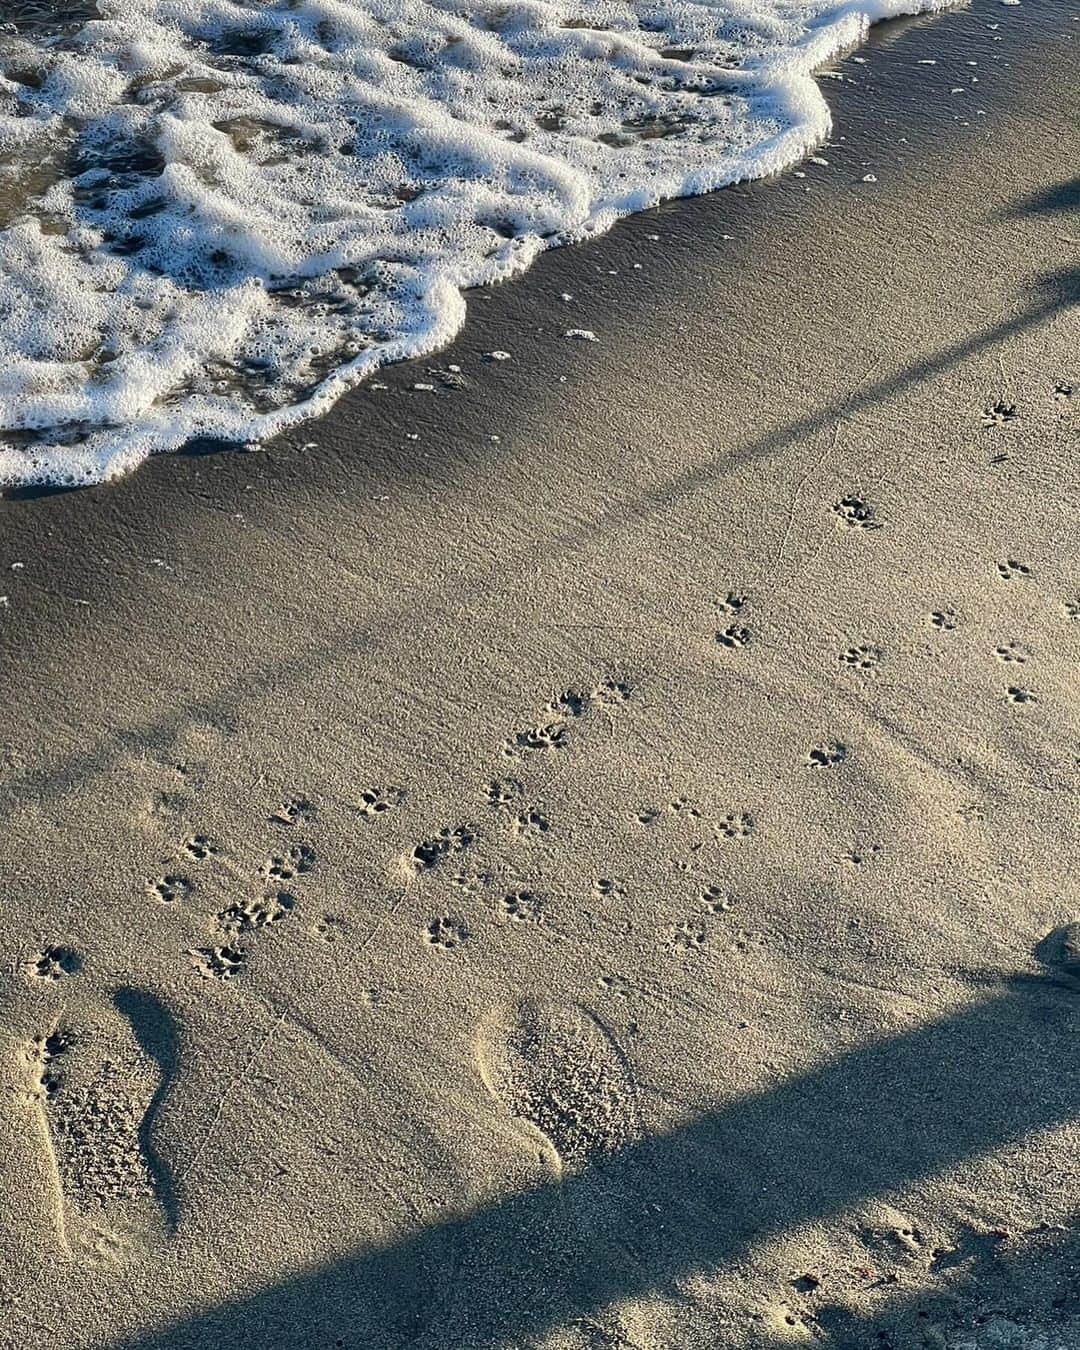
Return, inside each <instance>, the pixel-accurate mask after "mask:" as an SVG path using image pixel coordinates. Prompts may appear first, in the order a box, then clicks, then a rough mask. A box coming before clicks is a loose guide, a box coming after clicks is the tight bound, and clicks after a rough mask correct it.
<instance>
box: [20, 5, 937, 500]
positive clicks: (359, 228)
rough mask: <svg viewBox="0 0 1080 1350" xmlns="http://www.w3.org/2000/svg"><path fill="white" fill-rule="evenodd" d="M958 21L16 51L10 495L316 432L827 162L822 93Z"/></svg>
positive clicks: (353, 36)
mask: <svg viewBox="0 0 1080 1350" xmlns="http://www.w3.org/2000/svg"><path fill="white" fill-rule="evenodd" d="M945 3H947V0H850V2H849V3H843V4H839V5H837V4H836V3H822V0H726V2H723V0H722V2H720V3H685V2H683V0H654V2H649V0H635V3H624V2H623V0H566V2H565V3H541V0H490V2H487V3H484V2H483V0H481V3H457V4H455V3H453V0H98V6H97V8H98V12H99V14H100V18H98V19H97V20H93V21H90V22H87V23H86V24H85V25H84V26H83V27H82V28H81V29H79V28H77V27H71V28H69V29H67V30H66V31H63V32H52V33H47V32H43V31H41V30H40V29H35V30H33V31H32V30H31V28H30V27H29V26H27V27H26V28H25V31H24V32H23V33H15V34H12V33H10V32H4V31H3V30H2V29H0V212H2V213H3V214H0V225H3V228H2V229H0V482H8V483H41V482H54V483H88V482H94V481H99V480H101V479H104V478H109V477H112V476H114V475H116V474H118V473H122V472H125V471H127V470H129V469H131V468H132V467H134V466H135V465H136V464H138V463H139V462H140V461H141V460H142V459H144V458H145V457H146V456H147V455H149V454H152V453H154V452H157V451H162V450H169V449H175V448H177V447H178V446H180V445H182V444H184V443H185V442H186V441H189V440H190V439H192V438H194V437H220V438H224V439H228V440H235V441H240V442H251V441H254V440H262V439H265V438H266V437H267V436H269V435H271V434H273V433H274V432H276V431H279V430H281V429H282V428H283V427H285V426H287V425H289V424H290V423H294V422H296V421H299V420H301V419H303V418H306V417H311V416H313V415H314V414H316V413H318V412H320V411H322V410H324V409H325V408H326V407H327V406H328V405H329V404H330V403H331V402H332V401H333V400H334V399H335V398H337V397H338V396H339V395H340V394H341V393H342V392H343V391H344V390H345V389H347V388H349V387H350V386H351V385H354V384H356V383H357V382H358V381H359V380H361V379H363V378H364V377H365V376H366V375H368V374H370V373H371V372H372V371H373V370H375V369H377V368H378V367H379V366H380V365H383V364H385V363H387V362H388V361H394V360H399V359H401V358H403V357H407V356H413V355H417V354H420V353H425V352H430V351H432V350H433V349H434V348H437V347H439V346H441V345H443V344H445V343H447V342H448V341H449V340H450V339H451V338H452V337H453V336H454V334H455V333H456V332H457V331H458V329H459V328H460V327H461V324H462V322H463V320H464V317H465V302H464V299H463V295H462V292H463V290H465V289H466V288H468V287H470V286H475V285H480V284H483V283H487V282H492V281H496V280H499V279H502V278H505V277H508V276H510V275H511V274H513V273H515V272H517V271H520V270H521V269H522V268H524V267H527V266H528V264H529V263H530V262H531V261H532V260H533V259H534V258H535V257H536V256H537V254H538V253H540V252H541V251H542V250H543V249H545V248H548V247H551V246H553V245H556V244H561V243H566V242H570V241H573V240H578V239H582V238H584V237H586V236H588V235H590V234H596V233H598V232H600V231H602V230H606V229H607V228H609V227H610V225H611V224H612V223H613V222H614V221H615V220H616V219H617V218H618V217H620V216H623V215H626V214H628V213H630V212H633V211H640V210H642V209H644V208H646V207H649V206H652V205H655V204H656V203H657V202H659V201H661V200H663V199H664V198H670V197H677V196H686V195H690V194H693V193H700V192H706V191H709V190H711V189H713V188H716V187H719V186H722V185H723V184H726V183H731V182H733V181H737V180H740V179H746V178H750V177H757V176H760V175H763V174H767V173H771V172H774V171H777V170H779V169H782V168H784V167H785V166H787V165H789V164H791V163H792V162H793V161H795V160H797V159H799V158H801V157H802V156H803V155H805V154H806V153H807V152H808V151H810V150H811V149H813V148H814V147H815V146H817V145H818V144H819V143H820V142H821V141H822V140H823V139H824V138H825V137H826V136H827V134H828V131H829V125H830V122H829V112H828V108H827V106H826V104H825V101H824V99H823V97H822V95H821V93H820V91H819V89H818V87H817V85H816V84H815V82H814V80H813V78H812V72H813V70H814V69H815V67H817V66H819V65H820V64H822V63H823V62H825V61H827V60H829V59H830V58H831V57H832V56H833V55H834V54H835V53H836V52H837V51H839V50H841V49H843V48H845V47H849V46H851V45H854V44H855V43H857V42H858V41H859V40H861V38H862V37H863V36H864V34H865V30H866V28H867V27H868V25H869V24H870V23H871V22H873V21H874V20H877V19H882V18H885V17H888V16H892V15H896V14H901V13H911V12H915V11H916V10H922V9H936V8H942V7H944V5H945ZM11 202H14V203H17V205H15V206H11V205H9V203H11Z"/></svg>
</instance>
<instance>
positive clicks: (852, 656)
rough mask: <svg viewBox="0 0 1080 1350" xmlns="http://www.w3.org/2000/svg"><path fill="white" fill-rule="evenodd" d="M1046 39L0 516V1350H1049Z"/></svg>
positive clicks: (909, 52)
mask: <svg viewBox="0 0 1080 1350" xmlns="http://www.w3.org/2000/svg"><path fill="white" fill-rule="evenodd" d="M1078 31H1080V29H1078V25H1077V24H1076V23H1075V22H1074V21H1073V19H1072V18H1071V17H1070V15H1068V14H1066V13H1065V12H1064V10H1063V9H1061V8H1060V7H1059V6H1056V5H1053V4H1050V3H1028V4H1025V5H1024V6H1023V7H1022V9H1021V8H1002V7H1001V6H999V5H991V4H983V3H976V4H975V5H973V6H972V8H971V9H970V10H964V11H961V12H957V13H955V14H952V15H949V16H945V17H942V18H939V19H936V20H929V21H919V22H916V23H913V24H905V25H894V26H890V27H888V28H886V29H884V30H882V31H881V32H880V34H879V35H878V36H877V38H876V40H875V42H874V43H872V44H871V46H870V47H869V48H867V49H864V51H863V52H861V53H859V55H860V57H861V58H864V59H863V60H861V61H847V62H844V63H842V64H841V65H839V66H838V67H837V72H838V73H839V74H842V75H843V77H844V78H843V81H841V80H834V81H831V82H830V84H829V89H830V94H831V97H832V100H833V105H834V109H835V112H836V118H837V128H836V137H835V138H834V143H833V144H832V145H830V146H828V147H823V149H822V152H821V155H820V158H823V159H826V160H827V161H828V163H827V164H826V165H818V164H807V165H803V166H801V168H800V173H805V175H806V176H805V177H804V178H800V177H796V176H795V175H787V176H785V177H783V178H782V179H780V180H778V181H776V182H770V183H764V184H759V185H756V186H753V187H747V188H739V189H735V190H732V191H727V192H724V193H721V194H718V195H716V196H714V197H711V198H706V199H700V200H696V201H693V202H683V203H675V204H672V205H670V206H668V207H664V208H662V209H660V210H658V211H656V212H651V213H649V214H648V215H646V216H642V217H638V218H635V219H633V220H630V221H628V222H626V223H625V224H623V225H621V226H619V227H618V228H617V229H616V230H615V231H614V232H613V233H612V234H611V235H610V236H609V237H608V238H606V239H604V240H603V241H600V242H599V243H597V244H596V245H591V246H588V247H582V248H578V249H574V250H565V251H562V252H560V253H555V254H552V255H549V256H548V257H545V258H544V259H543V260H542V261H541V263H540V264H538V265H537V267H536V268H535V269H534V270H533V272H531V273H530V274H529V275H528V276H527V277H525V278H523V279H522V280H520V281H518V282H515V283H514V284H512V285H509V286H507V287H504V288H501V289H499V290H497V291H493V292H489V293H479V294H475V295H473V296H472V297H471V309H472V316H471V319H470V322H469V325H468V326H467V328H466V330H465V332H464V334H463V336H462V338H461V339H460V340H459V341H458V342H457V343H456V344H455V346H454V347H453V348H452V349H450V350H448V351H447V352H446V353H444V354H443V355H442V356H441V357H440V358H439V359H438V360H435V361H431V362H426V363H423V364H422V365H420V366H414V367H410V366H403V367H400V368H398V369H395V370H392V371H390V372H388V373H387V374H386V375H385V377H384V379H383V380H381V381H380V382H379V383H380V384H382V385H384V386H385V387H383V388H374V387H372V388H369V389H367V390H362V391H360V392H359V393H358V394H356V395H355V396H352V397H349V398H347V399H346V400H344V401H343V402H342V403H341V404H340V405H339V407H338V408H337V409H336V410H335V412H334V413H333V414H332V415H331V416H330V417H329V418H327V419H326V420H325V421H324V422H322V423H319V424H317V425H315V426H313V427H311V428H308V429H305V431H304V433H303V434H302V435H297V436H296V437H294V438H293V439H292V440H291V441H289V442H287V443H282V444H276V445H273V446H271V447H269V448H268V449H267V451H266V452H265V453H263V454H259V455H242V454H230V455H218V456H210V457H198V456H190V457H184V456H180V457H174V458H169V459H162V460H158V461H155V462H152V463H150V464H149V465H148V466H146V467H145V468H144V469H143V470H142V471H140V472H139V473H138V474H137V475H136V476H135V477H134V478H132V479H130V480H128V481H125V482H122V483H120V484H118V485H116V486H114V487H111V488H108V489H94V490H92V491H90V492H86V493H81V494H76V495H70V496H66V495H61V496H53V497H46V498H39V499H34V500H27V499H20V498H15V499H11V500H5V501H3V502H2V503H0V531H2V534H0V538H2V548H0V568H2V573H0V575H2V576H3V582H2V584H0V592H4V593H6V594H7V596H8V603H7V605H6V606H5V607H4V608H2V609H0V648H2V665H3V670H4V681H5V689H6V691H7V699H6V706H5V722H4V728H3V732H2V735H0V826H2V839H3V845H2V847H3V853H4V868H3V878H4V879H3V895H2V915H3V922H2V923H0V952H2V957H3V964H4V969H5V970H6V971H7V972H8V974H7V975H6V976H5V979H4V981H3V984H2V987H0V1031H2V1037H0V1052H2V1053H0V1065H2V1068H0V1081H2V1083H3V1088H4V1090H3V1094H2V1096H0V1140H2V1147H0V1193H2V1195H3V1197H4V1204H3V1206H2V1207H0V1253H2V1267H0V1345H3V1346H5V1347H7V1346H11V1347H16V1346H18V1347H42V1348H44V1347H49V1348H50V1350H53V1348H54V1347H60V1348H62V1350H89V1348H90V1347H94V1348H95V1350H101V1348H103V1347H109V1350H181V1348H182V1347H183V1348H188V1350H194V1347H199V1348H200V1350H202V1348H203V1347H218V1346H225V1345H229V1346H248V1347H253V1348H254V1347H258V1348H259V1350H273V1348H274V1347H289V1348H290V1350H291V1348H292V1347H299V1346H304V1347H319V1350H322V1348H323V1347H348V1350H360V1348H361V1347H363V1350H375V1348H376V1347H391V1346H392V1347H404V1346H416V1347H492V1348H493V1347H496V1346H515V1347H526V1346H528V1347H537V1348H538V1350H539V1348H540V1347H543V1350H556V1348H557V1350H586V1348H588V1350H593V1348H594V1347H600V1346H604V1347H609V1346H619V1347H671V1346H680V1347H682V1346H687V1347H690V1346H713V1345H724V1346H731V1347H743V1346H745V1347H768V1348H769V1350H776V1348H777V1347H782V1346H787V1345H797V1344H801V1343H811V1342H815V1341H816V1342H820V1343H822V1344H828V1345H835V1346H842V1347H860V1346H871V1345H874V1346H882V1345H891V1346H895V1347H905V1348H906V1347H916V1346H919V1347H921V1346H926V1347H930V1346H935V1347H942V1346H946V1347H950V1350H991V1347H993V1350H998V1347H1002V1348H1003V1350H1014V1347H1016V1348H1018V1347H1021V1346H1023V1347H1024V1350H1031V1347H1033V1346H1034V1347H1039V1350H1044V1347H1045V1350H1062V1348H1063V1347H1066V1346H1071V1345H1074V1344H1076V1337H1077V1333H1078V1322H1080V1318H1078V1316H1077V1312H1076V1309H1077V1306H1078V1304H1077V1302H1076V1300H1077V1298H1078V1296H1080V1293H1078V1291H1080V1286H1078V1284H1077V1274H1076V1271H1077V1269H1078V1265H1077V1261H1078V1256H1080V1247H1078V1245H1077V1230H1076V1224H1077V1217H1078V1216H1077V1213H1076V1193H1077V1184H1076V1182H1077V1151H1076V1145H1077V1138H1078V1136H1077V1124H1076V1122H1077V1119H1078V1117H1080V1075H1078V1072H1077V1059H1076V1043H1077V1036H1076V1032H1077V1018H1078V1016H1080V976H1078V973H1077V955H1076V953H1077V950H1078V947H1080V944H1078V942H1077V939H1076V934H1075V930H1071V929H1069V928H1068V925H1069V924H1070V923H1074V922H1075V921H1076V920H1077V918H1078V916H1080V895H1078V894H1077V887H1076V882H1075V877H1076V875H1077V864H1078V862H1080V859H1078V858H1077V848H1076V829H1075V824H1076V819H1077V809H1076V807H1077V803H1076V787H1077V767H1078V762H1080V759H1078V757H1080V716H1078V708H1077V699H1076V690H1077V684H1076V662H1077V656H1078V654H1080V547H1078V538H1080V534H1078V528H1077V485H1076V450H1077V407H1078V406H1080V405H1078V402H1077V400H1078V397H1080V395H1078V394H1077V392H1076V391H1077V389H1078V387H1080V370H1078V369H1077V355H1076V354H1077V349H1078V344H1077V338H1078V335H1080V333H1078V324H1077V310H1076V301H1077V298H1078V296H1077V280H1076V278H1077V271H1076V269H1077V266H1078V261H1077V251H1076V250H1077V235H1078V232H1080V215H1078V213H1077V192H1076V182H1075V177H1074V175H1075V156H1073V157H1072V162H1066V161H1067V160H1068V158H1069V156H1068V155H1067V154H1066V151H1067V149H1068V147H1069V146H1070V144H1071V145H1072V146H1073V147H1075V128H1076V126H1077V125H1078V120H1077V112H1078V109H1077V104H1076V90H1075V81H1074V80H1071V78H1070V71H1073V72H1074V71H1075V69H1076V42H1077V35H1078ZM920 59H933V60H935V61H936V62H937V64H936V65H933V66H927V65H920V64H918V62H919V61H920ZM972 61H974V62H977V63H978V64H977V66H974V67H972V66H970V65H969V64H968V63H969V62H972ZM973 71H974V72H975V73H976V74H977V76H978V79H979V83H978V85H971V83H970V79H971V74H972V72H973ZM960 86H963V87H964V90H965V91H964V93H963V94H955V95H953V94H950V93H949V90H950V88H952V87H960ZM979 109H981V110H983V111H984V112H985V116H977V115H976V113H977V110H979ZM868 174H870V175H872V176H873V181H871V182H866V181H864V179H865V178H866V175H868ZM635 264H640V267H636V266H635ZM564 294H566V295H571V296H572V297H573V299H572V300H569V301H567V300H563V299H562V298H561V296H563V295H564ZM571 328H581V329H583V330H588V331H589V332H593V333H595V335H596V337H597V341H595V342H584V341H582V342H573V341H566V340H564V338H563V334H564V333H565V332H566V331H567V330H568V329H571ZM495 350H507V351H509V352H510V353H511V358H512V359H511V360H509V361H501V362H491V361H485V360H484V353H485V352H491V351H495ZM451 364H453V365H456V366H460V368H461V370H460V373H459V372H452V371H449V367H450V365H451ZM440 372H441V374H440ZM448 373H449V374H451V375H454V376H455V378H454V379H449V378H444V377H446V376H447V374H448ZM459 374H460V378H458V375H459ZM417 383H420V384H425V385H428V384H432V385H434V386H435V387H434V389H422V390H416V389H414V388H413V386H414V385H415V384H417ZM496 438H497V439H496ZM312 443H313V444H312ZM20 563H21V564H23V565H22V566H21V567H14V570H12V568H13V565H15V564H20Z"/></svg>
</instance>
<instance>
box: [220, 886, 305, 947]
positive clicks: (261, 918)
mask: <svg viewBox="0 0 1080 1350" xmlns="http://www.w3.org/2000/svg"><path fill="white" fill-rule="evenodd" d="M295 908H296V896H295V895H291V894H290V893H289V892H288V891H278V893H277V894H276V895H263V896H260V897H259V898H258V899H257V900H249V901H248V902H247V903H246V904H243V905H242V904H240V903H239V902H237V903H236V904H234V905H229V906H228V908H227V909H223V910H222V911H221V913H220V914H219V915H218V924H219V925H220V927H221V929H222V931H223V932H225V933H228V934H229V935H230V936H232V937H239V935H240V934H241V933H252V932H256V931H257V930H258V929H260V928H266V927H268V926H269V925H270V924H275V923H280V922H281V921H282V919H284V918H287V917H288V915H290V914H291V913H292V911H293V910H294V909H295Z"/></svg>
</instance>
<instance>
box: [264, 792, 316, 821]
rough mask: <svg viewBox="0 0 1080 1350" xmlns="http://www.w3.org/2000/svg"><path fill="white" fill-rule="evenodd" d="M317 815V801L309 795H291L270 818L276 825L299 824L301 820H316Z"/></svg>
mask: <svg viewBox="0 0 1080 1350" xmlns="http://www.w3.org/2000/svg"><path fill="white" fill-rule="evenodd" d="M317 815H318V811H317V810H316V808H315V803H314V802H312V801H311V799H310V798H309V797H290V798H289V800H288V801H287V802H285V803H284V805H282V806H279V807H278V809H277V810H276V811H274V812H272V813H271V815H270V819H271V821H272V822H273V823H274V824H275V825H297V824H299V823H300V822H301V821H307V820H314V819H315V817H316V816H317Z"/></svg>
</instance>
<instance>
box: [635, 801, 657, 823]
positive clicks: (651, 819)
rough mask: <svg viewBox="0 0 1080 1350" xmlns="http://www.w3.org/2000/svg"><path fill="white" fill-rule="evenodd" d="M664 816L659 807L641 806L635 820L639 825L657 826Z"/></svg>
mask: <svg viewBox="0 0 1080 1350" xmlns="http://www.w3.org/2000/svg"><path fill="white" fill-rule="evenodd" d="M663 814H664V813H663V811H661V810H660V808H659V807H658V806H641V807H638V809H637V810H636V811H635V812H634V819H635V820H636V821H637V823H638V824H639V825H646V826H647V825H655V824H656V822H657V821H658V820H659V819H660V817H661V816H662V815H663Z"/></svg>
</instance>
